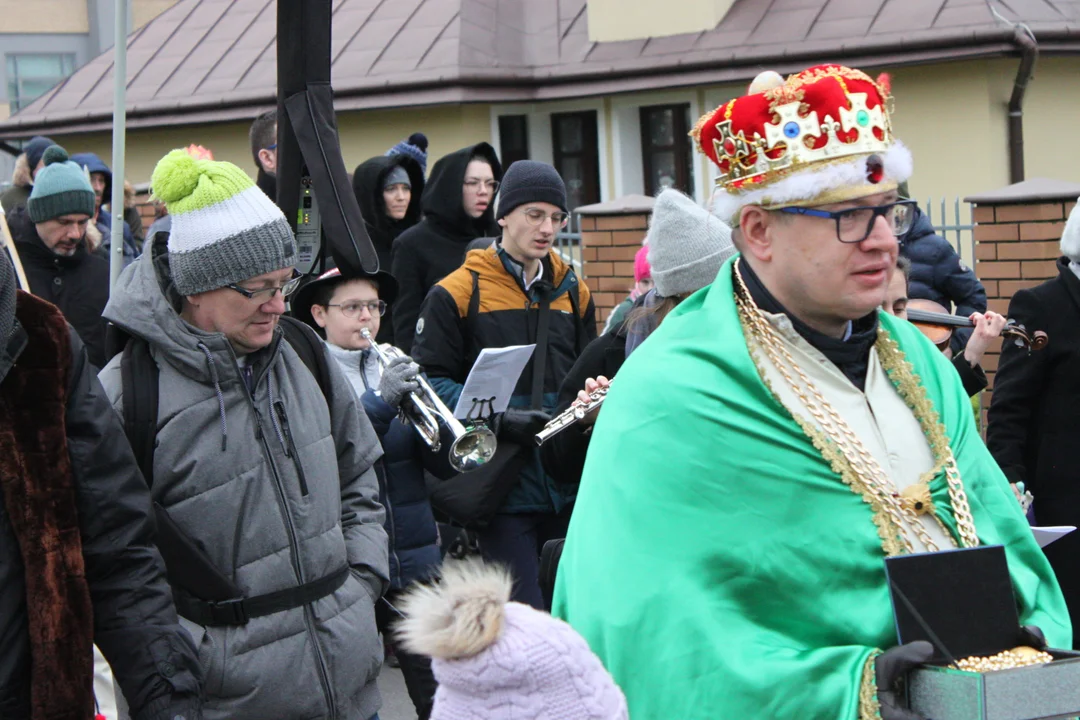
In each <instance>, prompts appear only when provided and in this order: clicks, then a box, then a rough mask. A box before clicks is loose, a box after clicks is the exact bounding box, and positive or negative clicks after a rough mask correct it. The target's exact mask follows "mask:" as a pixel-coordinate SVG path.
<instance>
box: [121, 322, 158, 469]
mask: <svg viewBox="0 0 1080 720" xmlns="http://www.w3.org/2000/svg"><path fill="white" fill-rule="evenodd" d="M120 380H121V383H122V387H123V393H124V395H123V407H124V434H125V435H127V438H128V442H129V443H130V444H131V449H132V451H134V453H135V460H136V461H137V462H138V463H139V469H140V470H141V471H142V474H143V478H144V479H145V480H146V484H147V486H148V487H153V484H154V445H155V442H156V439H157V417H158V367H157V363H155V362H154V358H153V357H152V356H151V355H150V345H149V344H148V343H147V342H146V341H145V340H143V339H142V338H137V337H132V338H131V339H130V340H128V342H127V344H126V345H125V346H124V350H123V355H121V357H120Z"/></svg>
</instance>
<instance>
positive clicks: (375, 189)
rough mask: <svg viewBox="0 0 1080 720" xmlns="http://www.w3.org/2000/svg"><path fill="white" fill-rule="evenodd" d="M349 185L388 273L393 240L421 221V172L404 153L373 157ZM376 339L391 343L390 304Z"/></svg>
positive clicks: (392, 336) (382, 264)
mask: <svg viewBox="0 0 1080 720" xmlns="http://www.w3.org/2000/svg"><path fill="white" fill-rule="evenodd" d="M352 186H353V193H354V194H355V195H356V201H357V202H358V203H360V213H361V214H362V215H363V216H364V223H365V224H366V225H367V231H368V236H369V237H370V238H371V243H372V244H373V245H374V246H375V252H376V253H377V254H378V256H379V269H381V270H384V271H386V272H389V271H390V265H391V260H390V251H391V247H392V246H393V244H394V239H395V238H397V236H398V235H400V234H401V233H403V232H404V231H406V230H408V229H409V228H411V227H412V226H413V225H415V224H416V223H417V222H419V220H420V198H421V196H422V195H423V192H424V172H423V171H422V170H421V169H420V164H419V163H418V162H416V161H415V160H413V159H412V158H411V157H409V156H407V155H391V156H379V157H373V158H371V159H370V160H367V161H365V162H363V163H361V164H360V165H358V166H357V168H356V171H355V172H354V173H353V178H352ZM375 340H376V341H377V342H379V343H390V344H394V322H393V310H392V307H391V306H387V308H386V314H385V315H383V316H382V321H381V324H380V327H379V332H378V335H377V336H376V337H375Z"/></svg>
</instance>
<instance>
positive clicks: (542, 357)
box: [529, 295, 551, 410]
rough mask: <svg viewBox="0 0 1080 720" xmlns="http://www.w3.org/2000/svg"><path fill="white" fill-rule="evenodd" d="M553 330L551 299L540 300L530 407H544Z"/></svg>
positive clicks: (538, 408)
mask: <svg viewBox="0 0 1080 720" xmlns="http://www.w3.org/2000/svg"><path fill="white" fill-rule="evenodd" d="M550 329H551V298H550V297H549V296H548V295H544V297H543V299H542V300H540V318H539V320H538V321H537V323H536V349H535V350H533V371H532V372H533V374H532V399H531V401H530V403H529V407H531V408H533V409H534V410H540V409H542V408H543V407H544V375H545V373H547V356H548V335H549V334H550Z"/></svg>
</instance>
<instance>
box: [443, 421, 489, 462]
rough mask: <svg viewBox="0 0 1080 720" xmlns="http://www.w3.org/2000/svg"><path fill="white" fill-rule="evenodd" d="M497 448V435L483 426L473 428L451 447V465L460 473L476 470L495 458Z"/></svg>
mask: <svg viewBox="0 0 1080 720" xmlns="http://www.w3.org/2000/svg"><path fill="white" fill-rule="evenodd" d="M497 447H498V443H497V442H496V440H495V433H493V432H491V430H489V429H488V428H487V427H485V426H483V425H481V426H479V427H475V428H472V429H471V430H469V431H468V432H466V433H465V434H464V435H462V436H461V437H459V438H458V439H457V440H455V441H454V444H453V445H452V446H451V447H450V465H451V467H453V468H454V469H455V470H457V471H458V472H468V471H469V470H475V469H476V468H478V467H480V466H482V465H484V464H485V463H487V461H488V460H491V458H492V457H494V456H495V449H496V448H497Z"/></svg>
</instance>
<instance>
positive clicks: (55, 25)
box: [0, 0, 90, 34]
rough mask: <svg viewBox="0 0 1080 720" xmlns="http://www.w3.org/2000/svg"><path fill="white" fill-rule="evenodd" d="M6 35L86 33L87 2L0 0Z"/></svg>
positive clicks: (75, 0) (87, 25) (0, 14)
mask: <svg viewBox="0 0 1080 720" xmlns="http://www.w3.org/2000/svg"><path fill="white" fill-rule="evenodd" d="M0 18H3V19H4V23H3V28H2V31H3V33H5V34H9V33H10V34H27V33H29V34H39V33H88V32H90V18H89V16H88V15H87V13H86V0H0Z"/></svg>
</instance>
